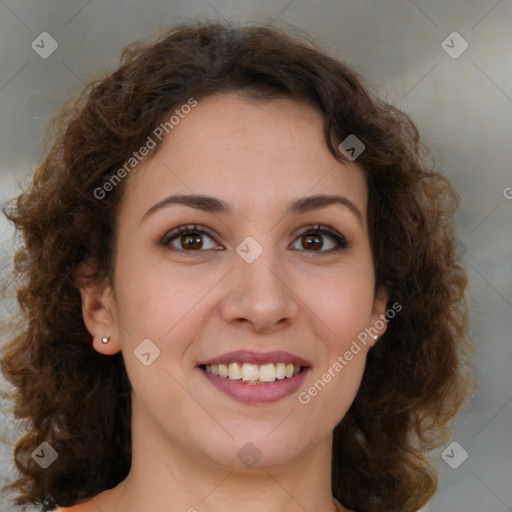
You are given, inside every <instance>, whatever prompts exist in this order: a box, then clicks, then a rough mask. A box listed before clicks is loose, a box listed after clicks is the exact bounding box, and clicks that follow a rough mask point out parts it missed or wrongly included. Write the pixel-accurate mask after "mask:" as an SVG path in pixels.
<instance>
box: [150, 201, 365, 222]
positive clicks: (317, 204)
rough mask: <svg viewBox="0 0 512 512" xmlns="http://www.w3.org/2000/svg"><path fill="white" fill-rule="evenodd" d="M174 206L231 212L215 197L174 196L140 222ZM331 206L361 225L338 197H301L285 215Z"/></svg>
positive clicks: (357, 213)
mask: <svg viewBox="0 0 512 512" xmlns="http://www.w3.org/2000/svg"><path fill="white" fill-rule="evenodd" d="M175 204H182V205H185V206H189V207H191V208H195V209H197V210H202V211H204V212H207V213H215V214H218V213H219V214H220V213H223V214H227V215H230V214H231V213H232V211H233V209H232V208H231V206H230V205H229V204H228V203H226V202H224V201H222V200H221V199H217V198H216V197H211V196H206V195H197V194H175V195H171V196H168V197H166V198H164V199H162V200H161V201H158V203H155V204H154V205H153V206H152V207H151V208H150V209H149V210H148V211H147V212H146V213H145V214H144V215H143V216H142V220H145V219H146V218H147V217H149V216H150V215H152V214H153V213H155V212H156V211H158V210H161V209H162V208H166V207H168V206H171V205H175ZM332 205H341V206H343V207H345V208H347V209H348V210H350V211H351V212H352V213H353V214H354V215H355V216H356V217H357V218H358V220H359V222H360V223H361V224H363V215H362V214H361V212H360V211H359V209H358V208H357V206H356V205H355V204H354V203H353V202H352V201H350V200H349V199H347V198H346V197H344V196H340V195H325V194H317V195H314V196H307V197H301V198H300V199H297V200H295V201H293V202H292V203H290V204H289V205H288V207H287V208H286V212H285V214H296V215H298V214H301V213H306V212H310V211H313V210H319V209H321V208H326V207H328V206H332Z"/></svg>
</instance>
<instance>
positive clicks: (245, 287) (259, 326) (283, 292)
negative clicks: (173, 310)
mask: <svg viewBox="0 0 512 512" xmlns="http://www.w3.org/2000/svg"><path fill="white" fill-rule="evenodd" d="M228 279H229V284H228V292H227V293H226V296H225V297H224V299H223V301H222V304H221V315H222V318H223V319H224V321H226V322H228V323H230V324H234V325H235V324H236V325H238V326H239V327H243V328H247V329H251V330H253V331H254V332H258V333H263V332H273V331H277V330H280V329H283V328H285V327H287V326H289V325H291V324H293V323H294V322H295V321H296V319H297V317H298V313H299V303H298V297H297V295H296V294H295V293H294V291H293V289H292V288H293V284H292V283H290V279H289V278H288V279H287V274H286V271H285V270H284V268H283V266H282V265H279V264H278V262H277V257H276V256H275V255H274V254H271V251H263V253H262V254H261V255H260V256H259V257H258V258H257V259H256V260H255V261H253V262H252V263H247V262H246V261H244V260H243V259H242V258H240V257H238V256H236V258H235V262H234V268H233V269H232V271H231V272H230V273H229V277H228Z"/></svg>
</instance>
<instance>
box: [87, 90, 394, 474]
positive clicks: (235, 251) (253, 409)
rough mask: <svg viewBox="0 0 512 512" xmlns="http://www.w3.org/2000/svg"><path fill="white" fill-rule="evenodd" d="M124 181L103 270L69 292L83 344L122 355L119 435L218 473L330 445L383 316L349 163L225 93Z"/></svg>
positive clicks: (292, 115)
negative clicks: (370, 332) (124, 386)
mask: <svg viewBox="0 0 512 512" xmlns="http://www.w3.org/2000/svg"><path fill="white" fill-rule="evenodd" d="M126 179H127V183H126V190H125V194H124V198H123V202H122V205H121V209H120V213H119V218H118V235H117V242H116V263H115V273H114V277H113V279H112V282H111V283H104V284H103V285H102V286H101V287H99V288H98V287H97V288H95V289H91V290H89V292H90V293H83V298H84V319H85V321H86V324H87V326H88V328H89V330H90V332H91V334H93V336H94V346H95V348H96V349H97V350H98V351H100V352H103V353H113V352H116V351H118V350H121V351H122V353H123V358H124V361H125V364H126V369H127V372H128V376H129V379H130V382H131V385H132V388H133V391H132V407H133V422H134V424H133V429H134V435H135V434H136V436H138V437H136V438H142V437H145V438H148V439H149V438H151V439H152V440H158V441H157V443H158V446H160V448H161V449H162V450H167V451H168V452H169V453H172V454H173V457H176V458H177V459H178V460H179V458H180V457H186V460H188V461H191V460H194V461H197V462H199V463H201V464H205V465H223V466H231V467H233V466H236V467H243V464H244V463H246V464H247V463H248V462H247V461H248V460H249V459H244V457H243V456H244V455H248V456H249V457H251V456H252V457H253V460H255V459H256V458H258V457H261V459H260V460H259V461H258V464H259V465H260V466H266V467H271V466H273V465H279V464H285V463H288V462H293V461H298V460H299V459H300V458H301V457H306V456H308V455H310V454H311V453H312V452H313V451H315V450H325V449H326V447H328V449H330V442H331V436H332V430H333V429H334V427H335V426H336V425H337V424H338V423H339V421H340V420H341V419H342V418H343V416H344V414H345V413H346V411H347V410H348V408H349V407H350V404H351V403H352V401H353V399H354V397H355V395H356V393H357V390H358V388H359V385H360V382H361V378H362V375H363V370H364V366H365V359H366V354H367V351H368V349H369V347H370V346H371V345H372V344H373V343H374V340H373V339H372V338H371V337H368V336H366V338H367V341H366V344H364V343H361V341H358V336H360V337H359V340H361V333H362V332H363V331H364V330H365V329H366V328H368V327H371V326H373V325H374V324H375V323H376V322H377V320H379V318H380V317H381V315H383V313H384V312H385V307H386V296H385V294H384V293H380V292H378V293H375V277H374V272H373V264H372V256H371V251H370V243H369V238H368V229H367V215H366V210H367V186H366V181H365V178H364V174H363V171H362V169H361V168H360V167H359V166H358V165H357V164H356V162H347V163H343V164H342V163H340V162H338V161H337V160H336V159H335V158H334V157H333V156H332V155H331V154H330V152H329V151H328V149H327V146H326V143H325V140H324V136H323V129H322V118H321V116H320V114H319V113H317V112H316V111H315V110H314V109H312V108H311V107H310V106H307V105H305V104H303V103H299V102H296V101H293V100H291V99H278V100H277V99H275V100H270V101H255V100H248V99H245V98H243V97H241V96H238V95H234V94H230V95H218V96H211V97H208V98H206V99H203V100H201V101H200V102H199V103H198V105H197V106H196V107H195V108H193V109H192V110H191V112H190V113H188V114H187V115H186V116H184V118H183V119H180V121H179V124H177V125H175V126H174V128H173V130H172V131H171V132H170V133H169V135H168V136H167V138H166V139H165V141H164V144H163V145H162V146H161V148H160V149H159V151H158V152H157V153H156V154H155V155H150V157H149V158H147V159H146V160H144V161H143V162H141V163H140V164H139V165H138V166H137V168H136V169H135V170H134V171H132V174H131V175H130V176H129V177H128V178H126ZM178 196H180V197H178ZM185 196H188V197H185ZM198 196H208V198H198ZM87 297H96V298H97V302H96V306H95V307H94V308H93V307H92V306H90V304H89V305H88V303H87V301H88V299H87ZM381 324H382V322H379V325H381ZM383 329H385V327H384V328H381V329H380V331H381V333H382V330H383ZM105 334H110V335H111V339H112V341H111V342H110V343H109V344H107V345H103V344H101V342H100V339H101V337H102V336H104V335H105ZM143 340H145V341H143ZM354 342H356V344H355V345H354ZM356 346H357V347H358V348H359V350H357V348H356ZM349 354H352V356H351V357H350V355H349ZM287 372H288V373H287ZM219 374H220V375H219ZM240 377H242V378H240ZM247 443H251V444H247ZM134 449H135V448H134ZM239 450H242V452H239ZM244 450H245V451H244Z"/></svg>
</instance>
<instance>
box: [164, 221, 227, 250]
mask: <svg viewBox="0 0 512 512" xmlns="http://www.w3.org/2000/svg"><path fill="white" fill-rule="evenodd" d="M204 237H207V238H208V239H210V240H211V242H210V243H209V245H210V246H208V242H205V240H204ZM160 244H161V245H163V246H166V247H167V246H171V247H172V248H173V249H176V250H178V251H186V252H192V251H198V252H203V251H201V250H202V249H203V250H208V249H215V248H217V247H218V246H217V245H216V243H215V242H214V241H213V237H212V235H211V234H210V233H208V232H207V231H206V230H205V229H203V228H198V227H197V226H180V227H179V228H176V229H173V230H172V231H170V232H169V233H167V234H166V235H165V236H164V237H163V238H162V240H161V241H160Z"/></svg>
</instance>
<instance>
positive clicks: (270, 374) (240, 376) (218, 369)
mask: <svg viewBox="0 0 512 512" xmlns="http://www.w3.org/2000/svg"><path fill="white" fill-rule="evenodd" d="M200 368H201V369H202V370H203V371H205V372H206V373H210V374H212V375H215V376H218V377H221V378H224V379H229V380H241V381H242V382H245V383H247V384H267V383H269V382H275V381H276V380H285V379H291V378H292V377H294V376H296V375H298V374H299V373H301V372H302V371H303V370H304V367H303V366H297V365H294V364H292V363H277V364H274V363H268V364H262V365H258V364H250V363H243V364H242V363H229V364H212V365H209V364H204V365H201V366H200Z"/></svg>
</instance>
